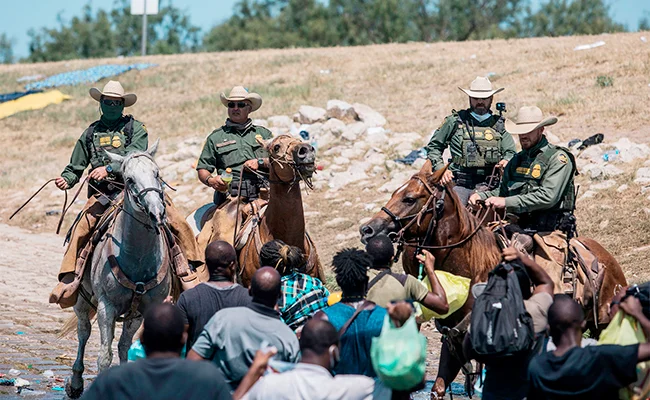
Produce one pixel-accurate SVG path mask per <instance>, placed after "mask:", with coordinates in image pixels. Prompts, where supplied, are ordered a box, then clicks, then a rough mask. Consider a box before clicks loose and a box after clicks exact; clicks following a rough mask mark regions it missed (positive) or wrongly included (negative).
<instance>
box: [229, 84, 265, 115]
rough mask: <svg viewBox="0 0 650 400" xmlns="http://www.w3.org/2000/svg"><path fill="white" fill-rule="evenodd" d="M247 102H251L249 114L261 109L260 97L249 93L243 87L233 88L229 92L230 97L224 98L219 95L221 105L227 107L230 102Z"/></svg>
mask: <svg viewBox="0 0 650 400" xmlns="http://www.w3.org/2000/svg"><path fill="white" fill-rule="evenodd" d="M243 100H247V101H250V102H251V112H253V111H256V110H258V109H259V108H260V107H262V96H260V95H259V94H257V93H251V92H249V91H248V89H246V88H245V87H243V86H235V87H234V88H232V90H231V91H230V95H229V96H227V97H226V95H225V94H224V93H221V103H222V104H223V105H224V106H226V107H228V103H229V102H231V101H243Z"/></svg>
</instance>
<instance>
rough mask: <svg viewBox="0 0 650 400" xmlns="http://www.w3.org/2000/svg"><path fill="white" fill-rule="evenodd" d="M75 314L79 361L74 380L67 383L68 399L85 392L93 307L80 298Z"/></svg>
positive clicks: (76, 362)
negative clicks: (85, 356) (86, 354)
mask: <svg viewBox="0 0 650 400" xmlns="http://www.w3.org/2000/svg"><path fill="white" fill-rule="evenodd" d="M74 312H75V314H76V315H77V341H78V342H79V346H78V347H77V359H76V360H75V362H74V364H73V365H72V378H71V379H70V380H68V381H66V383H65V391H66V394H67V395H68V397H70V398H72V399H77V398H79V397H80V396H81V394H82V393H83V391H84V379H83V373H84V369H85V368H84V353H85V351H86V343H87V342H88V338H90V332H91V330H92V324H91V323H90V312H91V306H90V304H88V302H87V301H86V300H85V299H84V298H82V297H81V296H79V298H78V299H77V304H75V306H74Z"/></svg>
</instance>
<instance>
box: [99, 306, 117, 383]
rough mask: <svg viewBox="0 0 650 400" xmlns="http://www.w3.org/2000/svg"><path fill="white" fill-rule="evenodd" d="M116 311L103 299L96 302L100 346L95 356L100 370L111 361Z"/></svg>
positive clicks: (105, 367)
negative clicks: (97, 355)
mask: <svg viewBox="0 0 650 400" xmlns="http://www.w3.org/2000/svg"><path fill="white" fill-rule="evenodd" d="M116 319H117V313H116V311H115V308H114V307H113V305H111V304H109V303H107V302H106V301H105V300H100V301H99V303H98V304H97V321H98V322H99V333H100V347H99V357H98V358H97V369H98V370H99V372H102V371H104V370H106V369H107V368H109V367H110V366H111V363H112V362H113V349H112V345H113V337H114V336H115V320H116Z"/></svg>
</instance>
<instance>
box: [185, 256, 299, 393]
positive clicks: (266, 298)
mask: <svg viewBox="0 0 650 400" xmlns="http://www.w3.org/2000/svg"><path fill="white" fill-rule="evenodd" d="M250 294H251V296H252V297H253V300H252V303H251V304H249V305H248V306H246V307H232V308H226V309H223V310H221V311H219V312H218V313H216V314H215V315H214V316H213V317H212V318H211V319H210V321H208V323H207V324H206V325H205V328H204V329H203V332H202V333H201V335H200V336H199V338H198V339H197V340H196V342H195V343H194V346H193V347H192V350H191V351H190V352H189V354H188V356H187V358H188V359H190V360H212V361H213V362H214V363H215V364H217V365H218V366H219V368H221V371H222V372H223V373H224V375H225V377H226V381H227V382H228V383H229V384H230V385H231V386H232V388H233V390H234V389H235V388H237V385H238V384H239V382H240V381H241V379H242V378H243V377H244V375H246V372H247V371H248V368H249V367H250V366H251V364H252V362H253V358H255V352H256V351H257V350H259V349H260V348H261V347H262V343H264V342H266V343H268V344H269V345H270V346H274V347H275V348H277V349H278V355H277V358H278V359H279V360H281V361H287V362H294V363H295V362H298V360H299V359H300V348H299V347H300V346H299V344H298V338H297V337H296V335H295V334H294V333H293V331H292V330H291V329H290V328H289V327H288V326H287V325H285V324H284V323H283V322H282V321H281V320H280V315H279V313H278V312H277V311H276V310H275V306H276V304H277V302H278V299H279V298H280V274H279V273H278V272H277V271H276V270H274V269H273V268H270V267H263V268H260V269H259V270H257V272H255V275H253V280H252V281H251V288H250Z"/></svg>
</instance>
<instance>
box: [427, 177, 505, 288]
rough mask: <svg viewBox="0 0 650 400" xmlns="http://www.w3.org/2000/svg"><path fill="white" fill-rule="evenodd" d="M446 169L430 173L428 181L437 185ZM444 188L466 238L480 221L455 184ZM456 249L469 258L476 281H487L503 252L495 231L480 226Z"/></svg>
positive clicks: (463, 236)
mask: <svg viewBox="0 0 650 400" xmlns="http://www.w3.org/2000/svg"><path fill="white" fill-rule="evenodd" d="M446 170H447V168H446V167H445V168H441V169H440V170H438V171H435V172H434V173H433V174H431V173H429V174H428V176H427V181H428V182H429V183H430V184H432V185H437V184H438V182H439V181H440V178H441V177H442V174H443V173H444V172H445V171H446ZM444 188H445V191H446V193H447V196H448V197H449V199H450V200H451V202H452V204H453V206H454V214H455V215H456V216H457V217H458V218H457V220H458V231H459V233H460V238H466V237H467V236H469V235H471V234H472V233H473V232H474V230H476V228H477V226H478V225H479V223H480V221H479V220H478V219H477V218H476V217H475V216H474V215H472V214H471V213H470V212H469V211H467V209H466V207H465V206H464V205H463V204H462V202H461V201H460V199H459V198H458V195H457V194H456V192H455V191H454V190H453V186H450V185H446V186H444ZM455 251H458V252H463V253H464V255H463V257H462V258H463V259H464V260H467V265H468V266H469V268H470V269H471V277H472V278H473V280H474V281H475V282H485V281H487V277H488V273H489V272H490V271H492V270H493V269H494V267H496V266H497V265H498V264H499V262H501V252H500V251H499V247H498V245H497V242H496V238H495V236H494V233H493V232H491V231H490V230H489V229H487V228H486V227H479V228H478V231H477V232H476V233H475V234H474V236H472V238H471V239H469V240H468V242H467V243H465V244H464V245H462V246H459V247H457V248H456V249H455Z"/></svg>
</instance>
